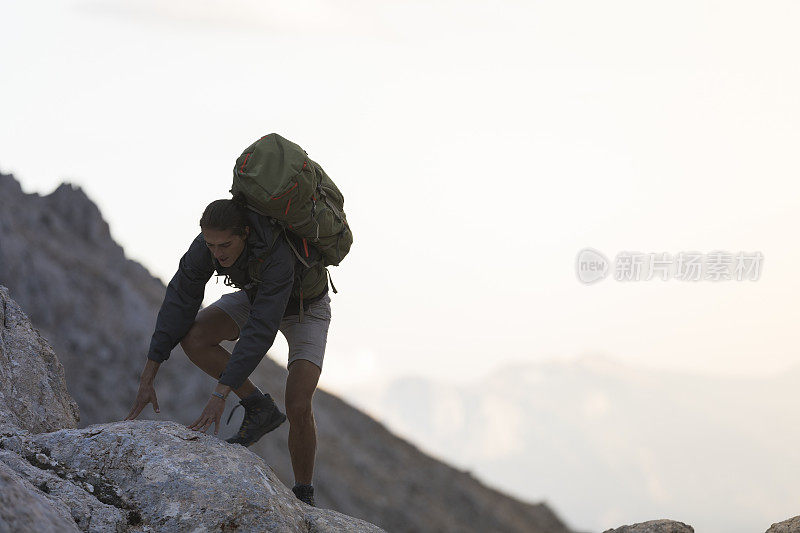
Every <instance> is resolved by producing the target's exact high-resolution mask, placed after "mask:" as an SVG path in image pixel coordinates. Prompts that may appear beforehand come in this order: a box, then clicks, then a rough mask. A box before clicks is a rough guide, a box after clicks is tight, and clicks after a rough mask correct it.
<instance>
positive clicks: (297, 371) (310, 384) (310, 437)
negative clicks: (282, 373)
mask: <svg viewBox="0 0 800 533" xmlns="http://www.w3.org/2000/svg"><path fill="white" fill-rule="evenodd" d="M319 375H320V368H319V367H318V366H317V365H315V364H314V363H312V362H311V361H306V360H305V359H297V360H295V361H293V362H292V364H291V365H289V377H288V378H286V416H287V417H288V418H289V455H291V458H292V469H293V470H294V479H295V483H296V484H311V478H312V477H313V475H314V457H315V455H316V453H317V425H316V423H315V422H314V412H313V411H312V408H311V400H312V398H313V396H314V390H315V389H316V388H317V382H318V381H319Z"/></svg>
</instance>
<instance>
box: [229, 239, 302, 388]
mask: <svg viewBox="0 0 800 533" xmlns="http://www.w3.org/2000/svg"><path fill="white" fill-rule="evenodd" d="M261 280H262V281H261V283H260V284H259V286H258V291H257V292H256V295H255V299H254V300H253V304H252V305H251V306H250V316H249V317H248V319H247V322H246V323H245V325H244V327H243V328H242V331H241V332H240V334H239V341H238V342H237V343H236V346H235V347H234V348H233V353H232V354H231V357H230V359H229V360H228V364H227V366H226V367H225V370H223V372H222V374H221V375H220V378H219V383H222V384H223V385H228V386H230V387H231V388H233V389H238V388H239V387H241V386H242V384H243V383H244V382H245V380H246V379H247V378H248V377H249V376H250V374H252V373H253V370H255V369H256V367H257V366H258V363H260V362H261V359H263V358H264V355H266V353H267V351H268V350H269V349H270V348H271V347H272V343H273V342H274V341H275V335H277V333H278V329H279V328H280V324H281V318H283V312H284V310H285V309H286V304H287V302H288V301H289V296H290V295H291V293H292V284H293V282H294V255H292V251H291V249H290V248H289V245H288V244H287V243H286V241H285V240H284V239H283V238H282V237H279V238H278V239H277V240H276V241H275V243H274V244H273V248H272V251H271V252H270V254H269V255H268V256H267V257H266V258H265V260H264V266H263V268H262V271H261Z"/></svg>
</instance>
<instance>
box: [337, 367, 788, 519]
mask: <svg viewBox="0 0 800 533" xmlns="http://www.w3.org/2000/svg"><path fill="white" fill-rule="evenodd" d="M798 390H800V368H797V367H794V368H792V369H790V370H789V371H787V372H784V373H782V374H778V375H775V376H771V377H715V376H703V375H692V374H687V373H682V372H678V371H660V370H654V369H649V368H646V367H640V366H637V365H636V364H635V363H627V362H623V361H622V360H619V359H615V358H612V357H607V356H585V357H580V358H576V359H564V360H549V361H542V362H540V363H515V364H509V365H507V366H504V367H502V368H499V369H497V370H496V371H494V372H493V373H491V374H490V375H488V376H486V377H485V378H483V379H481V380H478V381H475V382H473V383H469V384H465V385H453V384H447V383H443V382H440V381H437V380H436V379H435V378H433V379H430V378H425V377H418V376H416V377H407V378H401V379H396V380H392V381H390V382H388V383H379V384H375V386H374V387H372V388H368V387H363V388H361V389H360V390H359V389H357V388H353V389H351V390H350V391H349V392H348V395H347V396H348V399H349V400H350V401H352V402H353V403H354V404H355V405H360V406H363V407H362V408H365V409H367V406H369V408H368V409H367V410H368V411H373V412H380V413H381V419H382V420H383V421H384V422H385V423H386V424H387V425H388V426H389V427H390V428H392V429H394V430H396V431H397V432H398V433H400V434H402V435H407V436H409V438H412V439H414V440H415V441H416V442H418V443H419V445H420V446H421V447H422V449H423V450H425V451H426V452H428V453H432V454H434V455H438V454H440V453H442V452H443V451H444V450H447V451H448V452H449V454H448V458H449V460H451V461H453V462H454V463H455V464H456V465H459V467H461V468H467V469H470V470H472V471H474V472H475V473H476V475H478V476H479V477H480V478H481V479H484V480H486V482H487V483H489V484H493V485H495V486H502V487H503V489H504V490H509V491H512V492H513V493H514V494H519V495H522V496H523V497H526V498H531V499H536V498H537V497H540V496H541V495H542V494H547V496H548V499H549V501H550V502H552V504H553V505H554V506H555V507H556V508H557V509H558V511H559V512H561V513H564V514H565V515H566V516H569V517H570V519H571V520H572V521H573V522H572V523H573V524H574V525H575V527H579V528H581V529H590V530H591V529H594V530H598V529H602V528H606V527H612V526H613V525H616V524H619V523H622V522H625V521H626V520H627V521H634V520H637V519H641V520H645V519H650V518H654V517H659V516H665V515H668V516H670V517H675V518H678V519H681V520H684V521H686V522H688V523H691V524H692V525H693V526H694V527H696V528H697V530H698V531H704V532H709V533H746V532H747V533H749V532H751V531H763V530H765V529H766V527H767V526H768V525H769V524H770V523H772V522H774V521H775V520H776V519H778V518H782V517H784V516H792V515H796V514H797V511H798V509H797V502H798V501H800V488H798V486H797V483H796V479H795V474H796V472H798V471H800V455H798V453H797V450H798V449H800V427H798V425H797V423H796V421H797V416H798V413H800V394H798ZM423 406H431V407H430V408H428V409H423ZM412 413H413V415H414V416H412ZM478 428H480V430H479V429H478ZM480 435H492V438H491V439H488V438H487V439H483V438H480ZM476 436H478V438H476ZM451 442H464V443H465V445H464V446H461V447H459V448H457V449H452V447H450V446H449V444H450V443H451ZM612 480H613V482H611V481H612Z"/></svg>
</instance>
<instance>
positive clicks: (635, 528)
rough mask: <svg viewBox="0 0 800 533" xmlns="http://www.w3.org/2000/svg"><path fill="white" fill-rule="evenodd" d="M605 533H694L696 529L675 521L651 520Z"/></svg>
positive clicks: (605, 532)
mask: <svg viewBox="0 0 800 533" xmlns="http://www.w3.org/2000/svg"><path fill="white" fill-rule="evenodd" d="M603 533H694V528H693V527H692V526H688V525H686V524H684V523H683V522H675V521H674V520H650V521H648V522H640V523H638V524H633V525H630V526H620V527H618V528H616V529H608V530H606V531H604V532H603Z"/></svg>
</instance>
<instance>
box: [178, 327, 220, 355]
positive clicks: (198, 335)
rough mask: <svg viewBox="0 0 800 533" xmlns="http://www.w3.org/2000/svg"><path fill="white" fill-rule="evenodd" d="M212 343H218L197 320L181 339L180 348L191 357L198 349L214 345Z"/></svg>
mask: <svg viewBox="0 0 800 533" xmlns="http://www.w3.org/2000/svg"><path fill="white" fill-rule="evenodd" d="M214 344H219V343H218V342H217V343H215V342H214V340H213V339H211V338H210V336H209V335H208V334H207V333H206V332H205V331H204V330H203V327H202V326H201V325H200V323H198V322H195V323H194V324H192V327H191V328H189V332H188V333H187V334H186V335H185V336H184V337H183V338H182V339H181V348H183V351H184V353H186V355H187V356H188V357H189V359H193V358H194V357H195V355H196V354H197V353H198V352H199V351H200V350H203V349H205V348H208V347H209V346H214Z"/></svg>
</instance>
